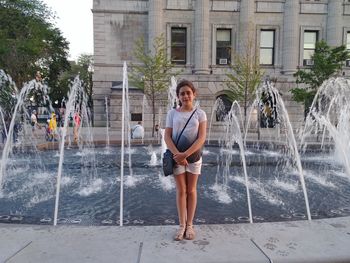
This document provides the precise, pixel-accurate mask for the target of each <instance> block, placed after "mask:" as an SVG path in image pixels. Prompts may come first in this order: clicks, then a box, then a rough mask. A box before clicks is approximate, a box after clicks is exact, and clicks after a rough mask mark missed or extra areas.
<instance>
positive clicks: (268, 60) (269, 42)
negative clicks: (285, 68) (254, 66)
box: [260, 30, 275, 65]
mask: <svg viewBox="0 0 350 263" xmlns="http://www.w3.org/2000/svg"><path fill="white" fill-rule="evenodd" d="M274 54H275V30H261V31H260V65H274V63H275V61H274V60H275V57H274Z"/></svg>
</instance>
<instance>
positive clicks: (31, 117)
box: [30, 113, 38, 123]
mask: <svg viewBox="0 0 350 263" xmlns="http://www.w3.org/2000/svg"><path fill="white" fill-rule="evenodd" d="M30 120H31V122H33V123H37V121H38V120H37V118H36V115H35V114H34V113H32V116H30Z"/></svg>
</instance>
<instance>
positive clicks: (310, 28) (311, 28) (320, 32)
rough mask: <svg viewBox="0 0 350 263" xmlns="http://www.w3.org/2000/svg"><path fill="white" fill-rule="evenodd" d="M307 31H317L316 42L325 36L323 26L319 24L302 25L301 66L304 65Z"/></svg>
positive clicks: (300, 40)
mask: <svg viewBox="0 0 350 263" xmlns="http://www.w3.org/2000/svg"><path fill="white" fill-rule="evenodd" d="M305 31H317V39H316V42H317V41H319V40H320V39H322V38H323V28H322V27H318V26H301V27H300V39H299V47H300V49H299V67H307V66H304V32H305Z"/></svg>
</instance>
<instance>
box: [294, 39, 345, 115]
mask: <svg viewBox="0 0 350 263" xmlns="http://www.w3.org/2000/svg"><path fill="white" fill-rule="evenodd" d="M347 59H350V53H349V52H348V51H347V50H346V47H345V45H342V46H339V47H334V48H331V47H330V46H328V44H327V43H326V42H325V41H324V40H321V41H320V42H317V43H316V48H315V53H314V55H313V56H312V60H313V62H314V63H313V65H312V66H310V67H308V68H305V69H299V70H298V71H297V72H296V73H295V74H294V76H295V77H296V83H297V84H299V83H303V84H304V85H305V88H299V87H298V88H294V89H292V90H291V92H292V94H293V99H294V100H295V101H297V102H303V103H304V106H305V114H307V113H308V111H309V107H310V106H311V103H312V101H313V99H314V97H315V95H316V93H317V90H318V88H319V87H320V86H321V85H322V83H323V82H324V81H325V80H327V79H329V78H330V77H332V76H336V75H338V74H339V73H340V72H341V69H342V67H343V65H344V62H345V61H346V60H347Z"/></svg>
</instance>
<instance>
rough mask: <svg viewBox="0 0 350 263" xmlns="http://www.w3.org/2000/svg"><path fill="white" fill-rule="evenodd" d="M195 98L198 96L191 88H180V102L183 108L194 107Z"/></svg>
mask: <svg viewBox="0 0 350 263" xmlns="http://www.w3.org/2000/svg"><path fill="white" fill-rule="evenodd" d="M195 97H196V94H195V93H193V91H192V89H191V88H190V87H189V86H183V87H181V88H180V90H179V100H180V101H181V103H182V105H183V106H192V104H193V100H194V99H195Z"/></svg>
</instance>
